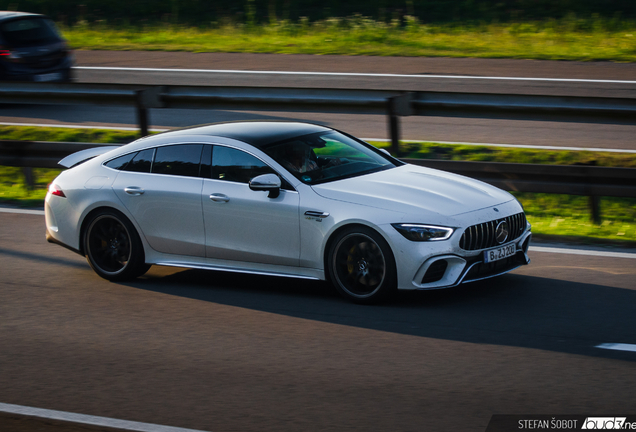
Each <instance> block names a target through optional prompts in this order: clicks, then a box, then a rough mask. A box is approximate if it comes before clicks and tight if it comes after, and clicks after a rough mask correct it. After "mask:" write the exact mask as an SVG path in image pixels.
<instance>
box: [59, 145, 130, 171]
mask: <svg viewBox="0 0 636 432" xmlns="http://www.w3.org/2000/svg"><path fill="white" fill-rule="evenodd" d="M119 147H120V146H103V147H95V148H90V149H86V150H81V151H78V152H76V153H73V154H70V155H68V156H66V157H65V158H64V159H62V160H61V161H59V162H58V164H59V165H62V166H63V167H65V168H72V167H74V166H76V165H79V164H81V163H82V162H86V161H87V160H89V159H93V158H94V157H96V156H99V155H102V154H104V153H106V152H109V151H111V150H114V149H116V148H119Z"/></svg>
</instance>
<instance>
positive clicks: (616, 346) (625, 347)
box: [596, 343, 636, 352]
mask: <svg viewBox="0 0 636 432" xmlns="http://www.w3.org/2000/svg"><path fill="white" fill-rule="evenodd" d="M596 348H602V349H609V350H617V351H631V352H636V345H634V344H624V343H604V344H600V345H596Z"/></svg>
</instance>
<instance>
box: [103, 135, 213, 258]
mask: <svg viewBox="0 0 636 432" xmlns="http://www.w3.org/2000/svg"><path fill="white" fill-rule="evenodd" d="M210 152H211V146H210V145H203V144H180V145H170V146H162V147H157V148H152V149H147V150H143V151H140V152H139V153H137V154H136V155H135V156H134V158H133V159H132V160H131V161H130V162H127V163H126V164H125V166H124V167H123V168H122V171H121V172H120V173H119V175H118V176H117V178H116V179H115V182H114V184H113V189H114V191H115V193H116V195H117V197H119V199H120V200H121V202H122V203H123V204H124V206H126V208H127V209H128V211H129V212H130V213H131V214H132V215H133V217H134V218H135V221H136V222H137V224H138V225H139V227H140V228H141V230H142V234H143V236H144V237H145V238H146V240H147V241H148V244H149V245H150V246H151V247H152V248H153V249H154V250H156V251H159V252H163V253H168V254H175V255H189V256H205V232H204V226H203V213H202V210H201V188H202V186H203V178H202V177H201V175H202V171H205V170H206V166H207V169H208V171H209V162H208V163H207V164H206V163H204V164H203V166H202V164H201V155H202V154H207V160H208V161H209V154H210ZM206 175H207V174H206Z"/></svg>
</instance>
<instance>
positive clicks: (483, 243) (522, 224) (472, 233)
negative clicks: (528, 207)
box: [459, 212, 526, 250]
mask: <svg viewBox="0 0 636 432" xmlns="http://www.w3.org/2000/svg"><path fill="white" fill-rule="evenodd" d="M503 221H506V222H507V223H508V232H509V234H508V238H507V239H506V241H505V243H508V242H511V241H513V240H515V239H517V238H519V236H521V234H523V232H524V231H525V229H526V215H525V214H524V213H523V212H521V213H517V214H515V215H512V216H507V217H505V218H501V219H495V220H491V221H489V222H484V223H480V224H478V225H473V226H470V227H468V228H466V231H464V234H462V238H461V239H459V247H460V248H462V249H464V250H479V249H488V248H491V247H495V246H499V243H498V242H497V239H496V237H497V235H496V231H497V226H498V225H499V224H500V223H501V222H503Z"/></svg>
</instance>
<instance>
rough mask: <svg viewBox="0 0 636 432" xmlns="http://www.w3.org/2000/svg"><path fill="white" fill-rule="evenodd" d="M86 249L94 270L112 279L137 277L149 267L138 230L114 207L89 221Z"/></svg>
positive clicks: (85, 235)
mask: <svg viewBox="0 0 636 432" xmlns="http://www.w3.org/2000/svg"><path fill="white" fill-rule="evenodd" d="M84 252H85V253H86V259H87V261H88V264H90V266H91V268H92V269H93V270H94V271H95V273H97V274H98V275H99V276H101V277H103V278H104V279H107V280H110V281H124V280H130V279H134V278H136V277H138V276H141V275H142V274H144V273H146V272H147V271H148V269H149V268H150V266H149V265H147V264H146V263H145V261H144V260H145V257H144V250H143V245H142V244H141V240H140V239H139V235H138V234H137V231H136V230H135V228H134V227H133V225H132V224H131V223H130V221H129V220H128V219H127V218H126V217H125V216H124V215H122V214H121V213H119V212H117V211H115V210H107V209H105V210H101V211H99V212H98V213H96V214H95V215H93V216H92V217H91V219H90V220H89V221H88V223H87V225H86V230H85V233H84Z"/></svg>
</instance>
